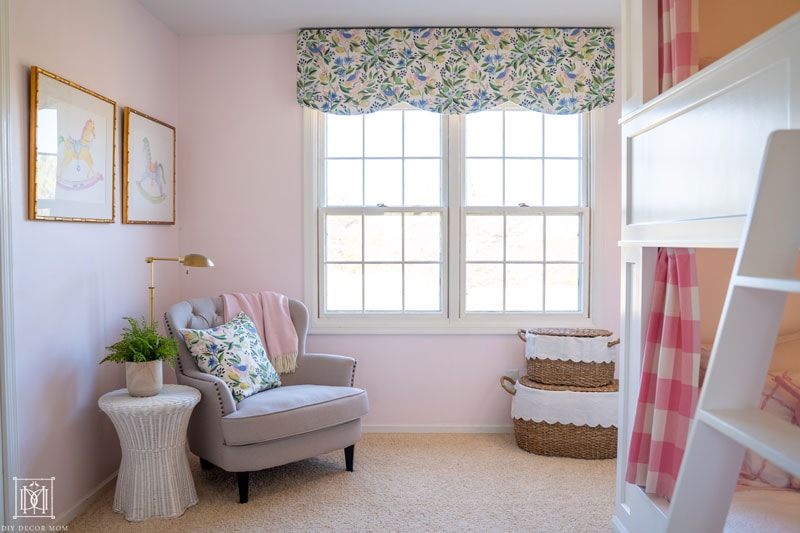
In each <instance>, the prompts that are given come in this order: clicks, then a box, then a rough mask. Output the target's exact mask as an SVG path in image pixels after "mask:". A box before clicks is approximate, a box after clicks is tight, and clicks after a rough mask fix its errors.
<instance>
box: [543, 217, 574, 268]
mask: <svg viewBox="0 0 800 533" xmlns="http://www.w3.org/2000/svg"><path fill="white" fill-rule="evenodd" d="M580 235H581V219H580V217H579V216H577V215H570V216H552V215H551V216H548V217H547V237H546V238H547V260H548V261H579V260H580V257H581V249H580V242H581V239H580Z"/></svg>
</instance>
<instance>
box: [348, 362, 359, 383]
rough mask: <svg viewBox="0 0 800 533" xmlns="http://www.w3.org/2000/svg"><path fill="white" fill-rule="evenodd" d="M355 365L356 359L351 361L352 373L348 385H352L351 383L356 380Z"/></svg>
mask: <svg viewBox="0 0 800 533" xmlns="http://www.w3.org/2000/svg"><path fill="white" fill-rule="evenodd" d="M356 366H358V359H356V360H355V361H354V362H353V373H352V374H350V386H351V387H352V386H353V384H354V383H355V382H356Z"/></svg>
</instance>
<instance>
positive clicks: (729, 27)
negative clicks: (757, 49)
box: [697, 0, 800, 67]
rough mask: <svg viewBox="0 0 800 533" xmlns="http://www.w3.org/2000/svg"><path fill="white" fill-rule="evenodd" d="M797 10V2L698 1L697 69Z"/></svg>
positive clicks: (785, 0)
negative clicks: (698, 63) (698, 59)
mask: <svg viewBox="0 0 800 533" xmlns="http://www.w3.org/2000/svg"><path fill="white" fill-rule="evenodd" d="M798 11H800V4H798V2H797V0H763V1H761V2H753V1H748V0H733V1H731V0H700V36H699V39H698V43H697V45H698V55H699V57H700V66H701V67H703V66H706V65H708V64H709V63H710V62H712V61H714V60H716V59H719V58H720V57H722V56H724V55H725V54H727V53H729V52H732V51H733V50H735V49H737V48H739V47H740V46H742V45H743V44H745V43H746V42H748V41H750V40H751V39H753V38H755V37H757V36H758V35H760V34H762V33H764V32H765V31H767V30H768V29H770V28H771V27H773V26H775V25H776V24H778V23H779V22H781V21H783V20H785V19H787V18H789V17H790V16H792V15H794V14H795V13H797V12H798Z"/></svg>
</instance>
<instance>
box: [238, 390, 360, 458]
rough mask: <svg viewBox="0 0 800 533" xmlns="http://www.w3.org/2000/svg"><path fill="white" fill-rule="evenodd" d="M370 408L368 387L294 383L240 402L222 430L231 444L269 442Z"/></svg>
mask: <svg viewBox="0 0 800 533" xmlns="http://www.w3.org/2000/svg"><path fill="white" fill-rule="evenodd" d="M368 410H369V403H368V401H367V393H366V391H365V390H364V389H358V388H354V387H336V386H328V385H291V386H286V387H281V388H278V389H273V390H269V391H266V392H262V393H261V394H256V395H253V396H251V397H249V398H247V399H245V400H242V401H241V402H239V404H238V405H237V406H236V411H235V412H233V413H231V414H229V415H227V416H224V417H223V418H222V434H223V437H224V438H225V444H227V445H228V446H241V445H246V444H254V443H259V442H267V441H271V440H276V439H282V438H286V437H291V436H294V435H300V434H303V433H308V432H310V431H316V430H319V429H322V428H325V427H332V426H336V425H339V424H343V423H345V422H349V421H351V420H355V419H358V418H360V417H362V416H364V415H366V414H367V411H368Z"/></svg>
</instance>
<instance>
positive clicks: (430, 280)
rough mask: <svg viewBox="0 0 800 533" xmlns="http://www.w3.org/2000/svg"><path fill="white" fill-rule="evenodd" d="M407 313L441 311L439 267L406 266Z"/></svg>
mask: <svg viewBox="0 0 800 533" xmlns="http://www.w3.org/2000/svg"><path fill="white" fill-rule="evenodd" d="M405 272H406V285H405V290H406V295H405V298H406V309H405V310H406V311H441V310H442V306H441V303H440V298H439V295H440V294H441V293H442V286H441V279H442V276H441V267H440V266H439V265H406V268H405Z"/></svg>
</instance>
